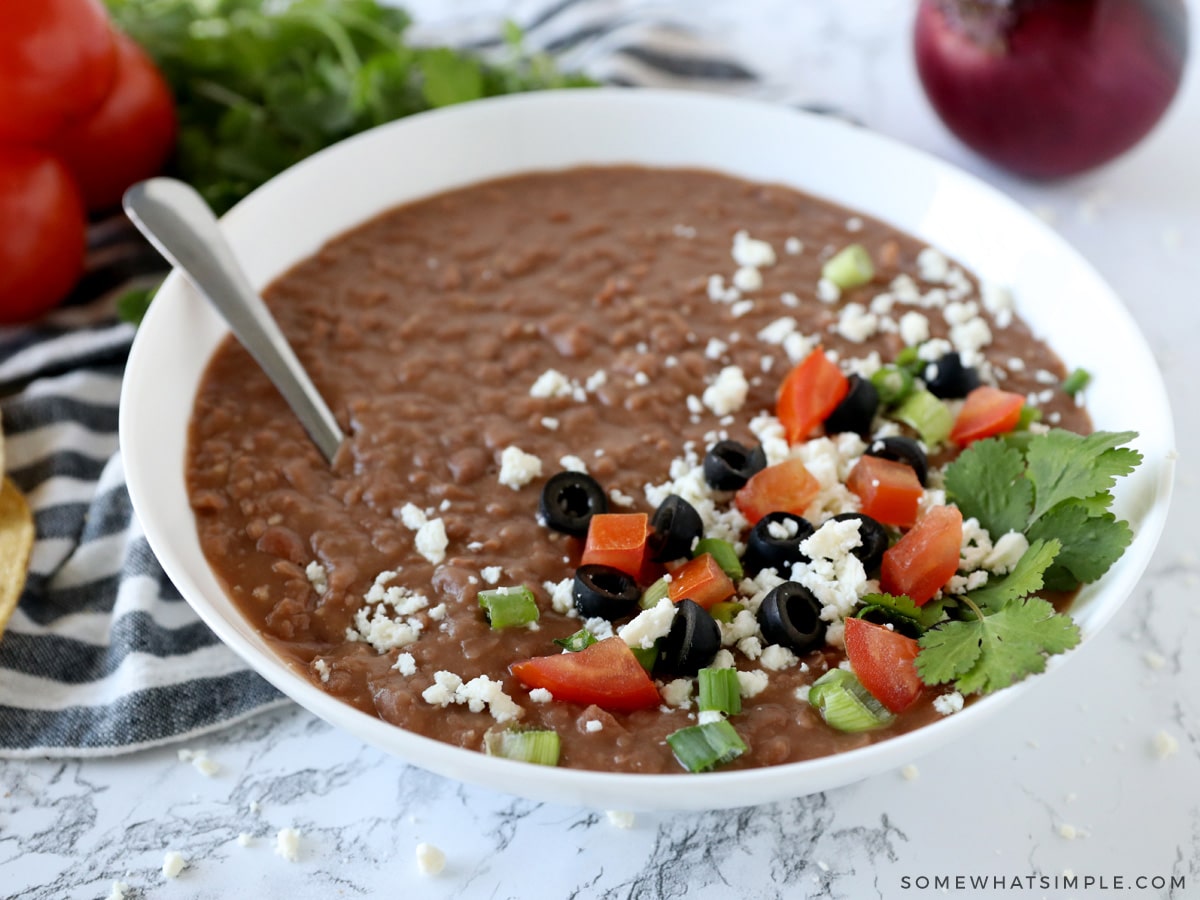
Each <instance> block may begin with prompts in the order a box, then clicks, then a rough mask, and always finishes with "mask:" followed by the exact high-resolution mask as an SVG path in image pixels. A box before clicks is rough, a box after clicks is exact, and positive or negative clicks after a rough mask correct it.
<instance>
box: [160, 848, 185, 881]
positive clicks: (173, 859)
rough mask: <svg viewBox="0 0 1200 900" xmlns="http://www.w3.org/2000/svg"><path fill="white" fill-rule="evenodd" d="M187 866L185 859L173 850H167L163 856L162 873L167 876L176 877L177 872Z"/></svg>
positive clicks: (177, 875)
mask: <svg viewBox="0 0 1200 900" xmlns="http://www.w3.org/2000/svg"><path fill="white" fill-rule="evenodd" d="M186 867H187V860H186V859H184V858H183V856H182V855H181V854H179V853H177V852H176V851H174V850H168V851H167V854H166V855H165V856H164V857H163V864H162V873H163V874H164V875H166V876H167V877H168V878H178V877H179V873H180V872H182V871H183V870H184V868H186Z"/></svg>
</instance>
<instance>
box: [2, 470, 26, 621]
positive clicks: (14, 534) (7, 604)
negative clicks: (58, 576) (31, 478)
mask: <svg viewBox="0 0 1200 900" xmlns="http://www.w3.org/2000/svg"><path fill="white" fill-rule="evenodd" d="M32 550H33V512H32V511H31V510H30V509H29V504H28V503H27V502H26V501H25V495H24V494H22V493H21V492H20V491H19V490H17V486H16V485H15V484H13V483H12V482H11V481H10V480H9V479H7V478H5V479H4V486H3V488H0V634H3V632H4V626H5V625H7V624H8V620H9V617H11V616H12V614H13V610H14V609H16V608H17V600H18V599H20V597H21V591H23V590H24V589H25V573H26V572H27V571H28V569H29V554H30V552H31V551H32Z"/></svg>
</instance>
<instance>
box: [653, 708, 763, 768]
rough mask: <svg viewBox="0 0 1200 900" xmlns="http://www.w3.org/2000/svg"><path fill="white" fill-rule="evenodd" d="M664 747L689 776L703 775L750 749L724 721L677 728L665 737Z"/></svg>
mask: <svg viewBox="0 0 1200 900" xmlns="http://www.w3.org/2000/svg"><path fill="white" fill-rule="evenodd" d="M667 743H668V744H670V745H671V752H672V753H674V754H675V758H676V759H677V760H679V764H680V765H681V766H683V767H684V768H685V769H687V770H688V771H689V772H707V771H709V770H710V769H714V768H716V767H717V766H719V765H721V764H722V763H727V762H729V761H730V760H734V759H737V758H738V757H739V756H741V755H742V754H743V753H745V752H746V751H747V750H748V749H750V748H749V747H747V746H746V743H745V741H743V740H742V739H741V738H740V737H738V733H737V731H735V730H734V727H733V726H732V725H730V724H729V722H727V721H726V720H725V719H722V720H721V721H720V722H706V723H704V724H703V725H689V726H688V727H687V728H680V729H679V730H678V731H675V732H672V733H671V734H668V735H667Z"/></svg>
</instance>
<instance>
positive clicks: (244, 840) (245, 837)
mask: <svg viewBox="0 0 1200 900" xmlns="http://www.w3.org/2000/svg"><path fill="white" fill-rule="evenodd" d="M237 842H238V846H239V847H250V846H252V845H253V844H254V835H252V834H248V833H247V832H245V831H243V832H242V833H241V834H239V835H238V836H237Z"/></svg>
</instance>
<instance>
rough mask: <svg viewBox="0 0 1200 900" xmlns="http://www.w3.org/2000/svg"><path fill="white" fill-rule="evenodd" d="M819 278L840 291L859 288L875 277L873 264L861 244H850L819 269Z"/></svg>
mask: <svg viewBox="0 0 1200 900" xmlns="http://www.w3.org/2000/svg"><path fill="white" fill-rule="evenodd" d="M821 277H822V278H827V279H829V280H830V281H832V282H833V283H834V284H836V285H837V286H838V287H839V288H841V289H842V290H846V289H847V288H854V287H859V286H861V285H864V284H866V283H867V282H868V281H870V280H871V279H872V278H874V277H875V264H874V263H873V262H871V254H870V253H868V252H867V248H866V247H864V246H863V245H862V244H851V245H850V246H849V247H845V248H843V249H842V250H840V251H839V252H838V253H836V254H835V255H834V256H832V257H830V259H829V260H828V261H827V262H826V263H825V265H824V266H822V267H821Z"/></svg>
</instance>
